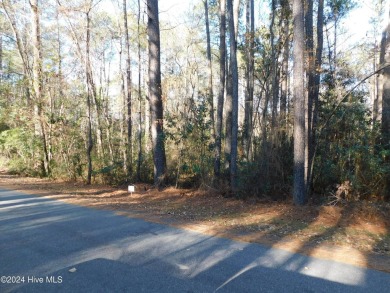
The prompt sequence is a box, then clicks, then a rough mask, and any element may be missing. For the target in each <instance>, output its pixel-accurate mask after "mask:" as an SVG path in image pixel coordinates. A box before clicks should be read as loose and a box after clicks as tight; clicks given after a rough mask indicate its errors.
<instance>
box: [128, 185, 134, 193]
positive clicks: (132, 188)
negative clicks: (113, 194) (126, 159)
mask: <svg viewBox="0 0 390 293" xmlns="http://www.w3.org/2000/svg"><path fill="white" fill-rule="evenodd" d="M128 190H129V192H130V195H133V192H134V191H135V186H134V185H129V186H128Z"/></svg>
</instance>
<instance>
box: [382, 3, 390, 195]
mask: <svg viewBox="0 0 390 293" xmlns="http://www.w3.org/2000/svg"><path fill="white" fill-rule="evenodd" d="M389 13H390V11H389ZM389 50H390V14H389V22H388V23H387V26H386V28H385V29H384V30H383V33H382V40H381V51H380V63H381V65H382V66H384V65H388V64H390V55H389ZM381 123H382V124H381V134H382V145H383V146H384V147H385V148H386V149H389V147H390V67H389V66H386V67H385V68H384V69H383V72H382V121H381ZM385 160H386V162H387V163H388V164H389V163H390V156H389V155H387V156H386V158H385ZM384 196H385V198H386V199H389V198H390V175H389V174H387V178H386V187H385V194H384Z"/></svg>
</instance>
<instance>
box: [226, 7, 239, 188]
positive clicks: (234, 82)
mask: <svg viewBox="0 0 390 293" xmlns="http://www.w3.org/2000/svg"><path fill="white" fill-rule="evenodd" d="M227 11H228V19H229V22H228V25H229V36H230V66H229V71H230V73H231V86H232V120H231V123H232V138H231V155H230V186H231V190H232V193H233V195H236V193H237V187H238V180H237V179H238V178H237V146H238V69H237V43H236V34H235V30H234V28H235V26H234V17H233V15H234V13H233V4H232V0H227Z"/></svg>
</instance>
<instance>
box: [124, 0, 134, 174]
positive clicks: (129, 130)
mask: <svg viewBox="0 0 390 293" xmlns="http://www.w3.org/2000/svg"><path fill="white" fill-rule="evenodd" d="M126 1H127V0H123V23H124V29H125V31H124V34H125V48H126V101H127V103H126V106H127V117H126V120H127V148H126V150H127V156H126V157H127V162H126V169H127V173H128V174H127V175H128V176H131V174H132V157H133V154H132V122H131V56H130V40H129V28H128V25H127V8H126Z"/></svg>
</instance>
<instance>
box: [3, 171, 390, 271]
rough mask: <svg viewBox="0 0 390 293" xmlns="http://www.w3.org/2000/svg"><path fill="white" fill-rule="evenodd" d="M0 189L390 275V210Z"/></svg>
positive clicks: (35, 183) (206, 195) (118, 191)
mask: <svg viewBox="0 0 390 293" xmlns="http://www.w3.org/2000/svg"><path fill="white" fill-rule="evenodd" d="M0 186H3V187H7V188H10V189H15V190H20V191H23V192H29V193H34V194H37V195H39V196H47V197H50V198H53V199H58V200H63V201H65V202H68V203H72V204H78V205H83V206H89V207H94V208H100V209H110V210H114V211H115V212H117V213H118V214H121V215H125V216H131V217H139V218H143V219H146V220H149V221H153V222H158V223H163V224H169V225H172V226H176V227H181V228H184V229H190V230H195V231H199V232H202V233H206V234H210V235H217V236H220V237H228V238H232V239H235V240H239V241H246V242H254V243H261V244H266V245H269V246H274V247H278V248H283V249H287V250H290V251H294V252H299V253H302V254H306V255H311V256H316V257H321V258H327V259H334V260H338V261H342V262H347V263H351V264H354V265H359V266H367V267H371V268H374V269H379V270H383V271H387V272H390V204H388V203H374V202H356V203H349V204H347V205H344V206H319V205H308V206H305V207H297V206H294V205H293V204H292V203H291V202H271V201H265V200H263V201H262V200H259V199H254V198H249V199H247V200H237V199H231V198H224V197H222V196H221V195H219V194H218V193H217V192H216V191H215V190H188V189H186V190H184V189H175V188H167V189H165V190H163V191H158V190H155V189H150V186H148V185H145V184H137V185H136V192H135V193H133V194H132V195H130V194H129V193H128V192H127V188H126V187H123V188H112V187H108V186H101V185H97V186H96V185H93V186H86V185H84V184H82V183H74V182H61V181H50V180H47V179H36V178H21V177H16V176H10V175H6V174H2V175H1V176H0Z"/></svg>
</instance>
